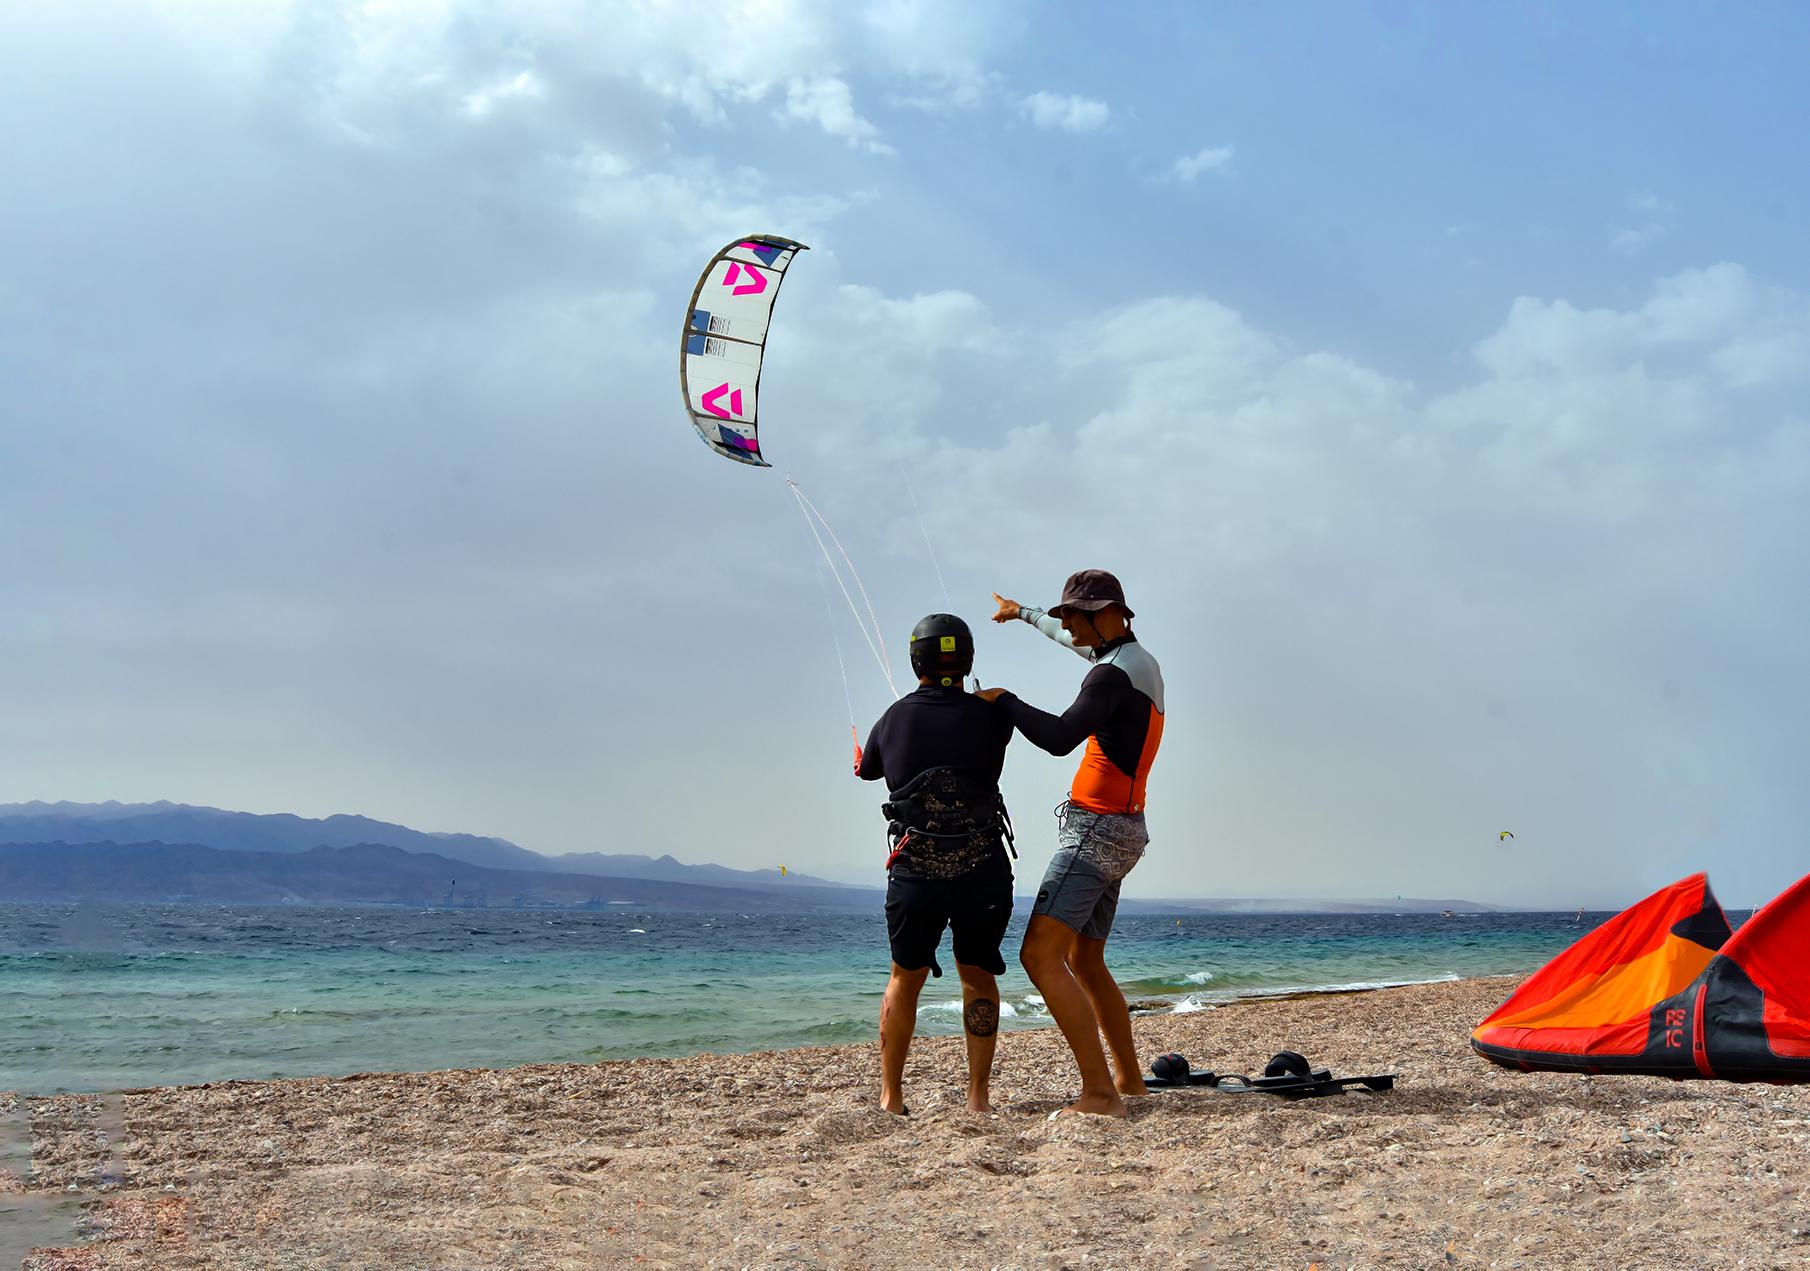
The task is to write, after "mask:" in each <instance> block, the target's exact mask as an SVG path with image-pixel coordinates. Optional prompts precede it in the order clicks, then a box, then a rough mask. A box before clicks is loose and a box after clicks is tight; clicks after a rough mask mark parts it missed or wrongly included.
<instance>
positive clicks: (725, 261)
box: [679, 234, 806, 468]
mask: <svg viewBox="0 0 1810 1271" xmlns="http://www.w3.org/2000/svg"><path fill="white" fill-rule="evenodd" d="M804 250H806V248H805V245H804V244H803V243H795V242H793V241H792V240H791V239H789V238H777V237H775V236H774V235H772V234H750V235H748V236H746V237H745V238H738V239H736V240H735V241H734V242H733V243H730V244H729V245H728V246H726V247H724V248H723V249H722V250H721V251H719V252H718V253H717V254H716V255H714V256H712V257H711V258H710V263H709V264H708V265H706V266H705V267H704V272H703V274H702V275H701V276H700V277H699V278H698V285H697V287H696V288H695V289H694V290H693V291H692V293H691V307H690V309H688V310H687V311H686V318H685V330H684V332H683V333H682V334H681V335H680V337H679V387H680V389H681V390H682V391H683V392H684V394H685V409H686V412H687V413H688V414H689V415H690V416H691V423H692V426H693V427H695V428H696V429H697V430H698V436H700V437H702V438H703V439H704V444H705V445H707V446H709V447H710V448H711V449H712V450H714V451H716V452H717V453H718V454H719V455H722V456H723V457H724V458H726V459H734V460H736V461H737V462H739V463H747V464H753V465H754V466H755V467H758V468H766V467H770V466H772V465H770V464H769V463H768V462H767V461H766V460H765V459H763V458H762V457H761V453H760V438H759V436H758V434H757V431H756V427H755V425H756V421H757V414H758V405H759V403H758V400H757V398H758V395H759V390H760V363H761V356H762V355H763V354H764V353H765V352H766V348H767V323H768V320H769V319H770V318H771V317H772V315H773V301H774V300H775V299H776V298H777V297H778V296H779V284H780V283H781V282H783V281H785V274H786V267H787V266H789V265H790V264H791V263H792V258H793V257H794V256H795V255H797V254H798V253H799V252H801V251H804Z"/></svg>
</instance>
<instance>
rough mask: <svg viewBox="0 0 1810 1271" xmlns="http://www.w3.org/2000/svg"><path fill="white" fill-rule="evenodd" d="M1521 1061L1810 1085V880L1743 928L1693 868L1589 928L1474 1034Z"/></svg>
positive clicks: (1478, 1046)
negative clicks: (1731, 921)
mask: <svg viewBox="0 0 1810 1271" xmlns="http://www.w3.org/2000/svg"><path fill="white" fill-rule="evenodd" d="M1471 1047H1472V1049H1474V1050H1475V1051H1476V1052H1477V1053H1478V1054H1480V1055H1482V1056H1483V1057H1484V1058H1486V1059H1489V1060H1492V1061H1494V1062H1495V1063H1498V1064H1502V1065H1503V1066H1504V1067H1509V1068H1519V1069H1522V1070H1525V1071H1531V1070H1534V1069H1552V1070H1557V1071H1562V1072H1590V1073H1650V1074H1653V1075H1656V1076H1662V1077H1679V1078H1683V1077H1710V1078H1721V1079H1723V1080H1727V1081H1771V1082H1781V1083H1783V1082H1810V877H1806V878H1804V879H1801V880H1800V881H1799V882H1798V883H1797V884H1796V885H1795V886H1794V887H1792V888H1791V889H1790V890H1789V891H1787V892H1786V893H1785V894H1784V895H1782V896H1780V897H1779V898H1778V899H1777V900H1775V901H1773V902H1772V903H1771V904H1770V905H1768V906H1766V908H1764V909H1762V910H1760V911H1759V912H1758V913H1756V914H1755V915H1754V916H1753V917H1752V918H1750V919H1749V920H1748V921H1747V923H1746V925H1744V926H1743V927H1742V928H1741V930H1740V931H1739V932H1738V933H1735V934H1733V935H1731V934H1730V931H1729V926H1728V919H1727V918H1726V917H1725V916H1724V915H1723V913H1722V907H1721V906H1720V905H1719V904H1717V903H1716V898H1715V896H1714V895H1713V894H1711V892H1710V889H1709V880H1708V878H1707V876H1705V875H1703V874H1696V875H1693V876H1692V877H1690V878H1686V879H1684V880H1682V881H1680V882H1676V883H1673V884H1672V885H1671V886H1670V887H1667V888H1664V889H1663V890H1661V891H1657V892H1655V893H1653V895H1651V896H1648V897H1647V898H1646V899H1645V900H1643V901H1641V902H1640V903H1639V904H1637V905H1635V906H1634V907H1633V908H1631V909H1628V910H1625V911H1624V912H1622V913H1619V914H1617V915H1616V916H1615V917H1614V918H1611V919H1610V920H1609V921H1608V922H1606V923H1604V924H1603V925H1602V926H1600V927H1598V928H1597V929H1596V930H1595V931H1592V932H1591V933H1590V934H1589V935H1587V936H1585V937H1584V938H1583V939H1582V940H1579V941H1578V942H1577V943H1576V944H1574V945H1572V946H1571V947H1570V948H1569V949H1566V950H1565V951H1564V952H1563V953H1561V954H1559V956H1558V957H1556V958H1554V959H1553V960H1552V961H1551V962H1548V963H1547V964H1546V965H1545V966H1544V967H1542V968H1540V970H1539V971H1537V972H1535V973H1534V975H1533V976H1532V977H1531V978H1529V979H1528V980H1527V982H1526V983H1525V984H1523V985H1522V986H1521V987H1520V988H1519V989H1517V990H1516V991H1515V993H1514V995H1513V996H1511V997H1510V998H1509V999H1508V1000H1507V1001H1506V1002H1504V1003H1503V1004H1502V1005H1501V1006H1500V1007H1499V1008H1497V1010H1496V1012H1495V1013H1494V1014H1492V1015H1491V1016H1490V1017H1489V1018H1488V1019H1486V1020H1484V1021H1483V1022H1482V1023H1481V1024H1479V1025H1478V1026H1477V1029H1476V1031H1475V1032H1474V1033H1472V1034H1471Z"/></svg>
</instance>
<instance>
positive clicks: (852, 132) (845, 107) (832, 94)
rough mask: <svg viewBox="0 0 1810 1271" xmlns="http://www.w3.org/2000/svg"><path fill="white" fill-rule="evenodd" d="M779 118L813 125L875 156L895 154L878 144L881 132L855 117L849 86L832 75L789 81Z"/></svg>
mask: <svg viewBox="0 0 1810 1271" xmlns="http://www.w3.org/2000/svg"><path fill="white" fill-rule="evenodd" d="M779 117H780V118H781V119H799V120H805V121H807V122H809V123H814V124H816V125H817V126H818V127H819V128H822V129H823V130H824V131H825V132H826V133H828V134H829V135H830V136H832V137H840V138H841V139H842V140H843V141H846V142H847V143H848V144H849V145H851V146H855V147H858V148H860V149H863V150H867V151H870V152H872V153H874V154H893V153H895V151H894V150H893V148H892V147H891V146H888V145H885V144H884V143H882V142H881V141H880V140H879V136H880V130H879V129H878V128H876V127H874V126H873V124H871V123H869V122H868V121H867V120H865V119H863V118H862V117H861V116H860V115H858V114H856V113H855V105H854V96H853V94H852V93H850V92H849V87H848V85H847V84H846V83H844V82H843V81H842V80H839V79H837V78H836V77H835V76H833V75H824V76H819V77H818V78H815V79H808V80H806V79H794V80H792V81H790V82H789V83H788V84H787V85H786V104H785V107H784V108H783V109H782V110H781V111H780V112H779Z"/></svg>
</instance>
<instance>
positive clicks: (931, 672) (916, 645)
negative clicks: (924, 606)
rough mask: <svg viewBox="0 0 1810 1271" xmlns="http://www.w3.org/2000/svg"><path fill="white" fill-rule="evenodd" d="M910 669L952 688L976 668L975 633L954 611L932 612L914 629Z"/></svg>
mask: <svg viewBox="0 0 1810 1271" xmlns="http://www.w3.org/2000/svg"><path fill="white" fill-rule="evenodd" d="M911 669H912V671H913V672H915V673H916V674H917V675H918V676H919V677H920V678H926V677H927V678H928V679H929V680H930V682H931V683H932V684H940V685H942V686H943V687H944V688H949V687H951V686H953V685H954V684H956V683H958V682H959V681H960V680H961V678H962V676H964V675H966V674H967V673H968V672H969V671H972V670H973V669H974V633H973V632H972V631H970V630H968V624H967V623H965V622H963V621H962V620H961V619H960V618H958V617H956V616H955V615H954V614H952V613H933V614H931V615H930V616H929V617H928V618H925V619H924V620H923V621H922V622H920V623H918V625H917V626H915V627H913V628H912V629H911Z"/></svg>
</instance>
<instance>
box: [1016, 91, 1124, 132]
mask: <svg viewBox="0 0 1810 1271" xmlns="http://www.w3.org/2000/svg"><path fill="white" fill-rule="evenodd" d="M1018 108H1019V110H1020V111H1021V112H1022V113H1023V115H1024V117H1025V118H1026V119H1028V120H1030V121H1031V122H1032V123H1033V124H1036V125H1037V126H1038V127H1039V128H1060V129H1062V130H1063V131H1064V132H1077V133H1079V132H1094V131H1096V130H1098V129H1100V128H1104V127H1105V126H1106V124H1107V121H1108V120H1110V119H1111V118H1112V108H1111V107H1110V106H1108V105H1107V104H1106V103H1105V102H1102V101H1094V100H1093V99H1092V98H1088V97H1072V96H1064V95H1062V94H1060V93H1046V92H1037V93H1032V94H1031V95H1030V96H1029V97H1026V98H1025V99H1024V100H1023V101H1021V102H1019V104H1018Z"/></svg>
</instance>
